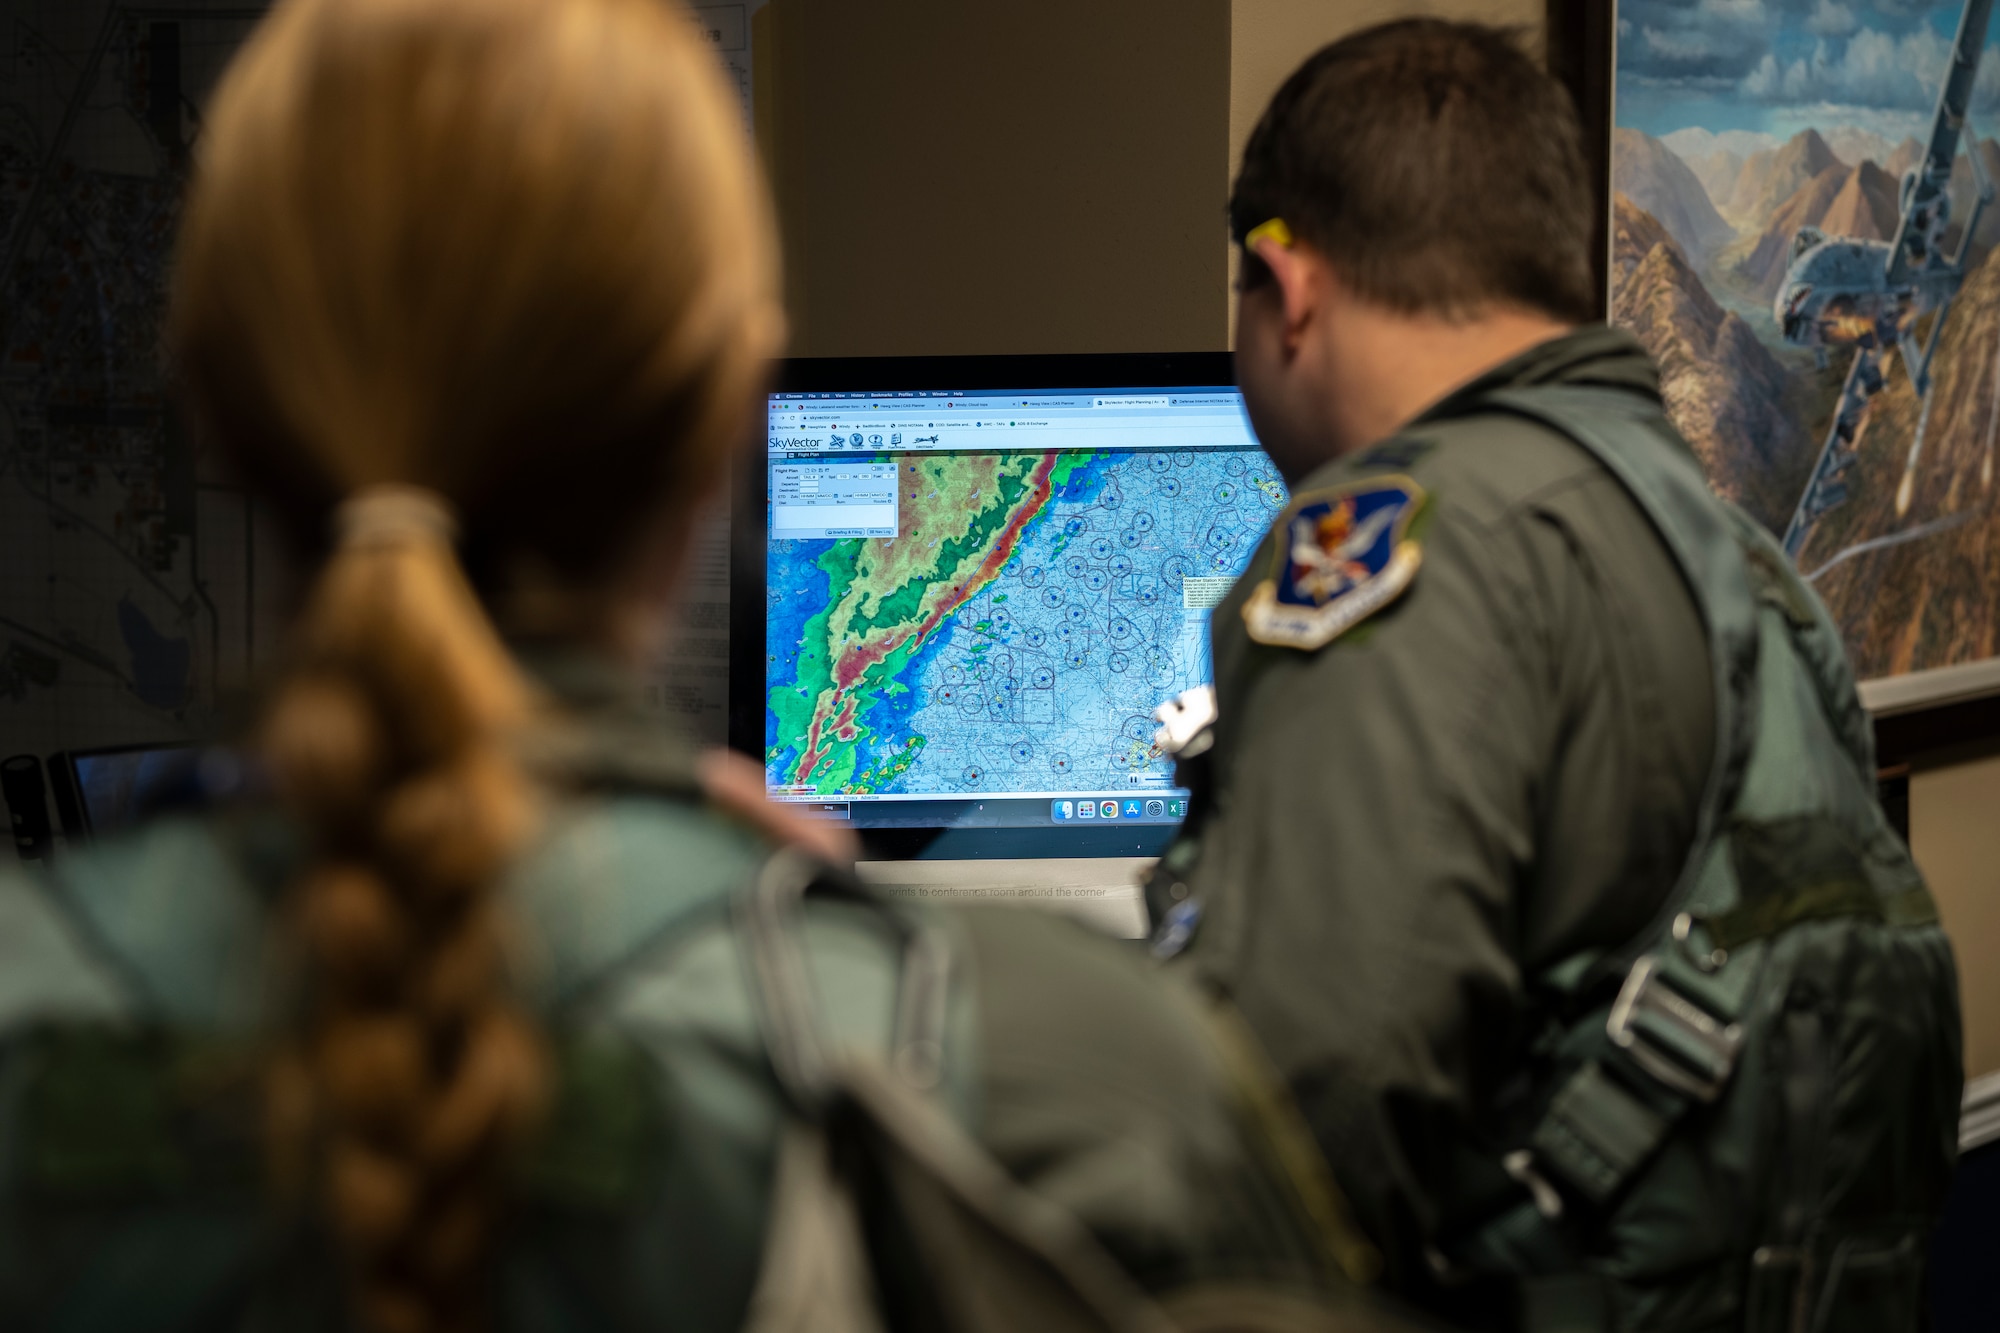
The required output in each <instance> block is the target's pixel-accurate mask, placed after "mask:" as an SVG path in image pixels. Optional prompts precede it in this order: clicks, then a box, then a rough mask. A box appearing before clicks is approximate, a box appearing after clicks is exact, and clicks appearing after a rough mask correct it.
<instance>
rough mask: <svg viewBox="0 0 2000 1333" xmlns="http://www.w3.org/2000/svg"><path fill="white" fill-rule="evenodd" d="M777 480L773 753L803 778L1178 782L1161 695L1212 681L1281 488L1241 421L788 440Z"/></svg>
mask: <svg viewBox="0 0 2000 1333" xmlns="http://www.w3.org/2000/svg"><path fill="white" fill-rule="evenodd" d="M1239 439H1242V437H1241V435H1240V434H1239ZM891 465H892V466H893V476H894V492H893V495H892V496H888V497H885V496H884V493H883V488H882V482H881V478H882V477H883V476H884V473H883V471H882V469H884V468H885V467H888V466H891ZM864 469H866V470H865V471H864ZM772 495H773V501H774V503H773V521H772V527H771V541H770V546H769V552H768V558H767V595H768V602H769V605H768V620H767V625H768V629H767V639H766V642H767V650H766V652H767V659H768V660H767V663H766V665H767V676H766V684H767V691H766V723H765V725H766V736H765V760H766V766H767V781H768V783H769V786H770V788H771V790H772V792H773V794H774V795H777V796H780V797H792V798H796V799H813V798H817V799H827V798H841V799H853V798H856V797H860V798H870V797H879V798H892V797H911V798H965V797H977V796H988V795H991V796H1011V797H1027V796H1050V797H1058V798H1059V797H1066V796H1072V795H1080V794H1084V793H1099V792H1123V791H1132V790H1140V791H1144V790H1159V791H1167V790H1170V789H1171V787H1172V772H1171V764H1170V763H1169V762H1167V761H1166V760H1165V759H1164V758H1163V757H1162V756H1161V754H1160V753H1159V751H1158V750H1157V748H1156V747H1155V746H1154V744H1153V733H1154V730H1155V723H1154V722H1153V720H1152V713H1153V710H1154V709H1155V708H1156V707H1158V706H1159V705H1160V704H1161V703H1162V702H1164V701H1165V700H1167V699H1169V698H1172V697H1173V696H1174V695H1176V694H1178V693H1180V692H1181V691H1183V690H1186V689H1189V688H1192V687H1193V686H1195V685H1199V684H1203V683H1206V681H1207V679H1208V676H1209V668H1208V639H1207V626H1208V615H1209V610H1210V608H1211V607H1212V605H1213V604H1214V602H1215V601H1216V600H1217V593H1218V591H1219V589H1220V588H1222V587H1225V586H1226V585H1227V583H1228V582H1229V581H1231V580H1233V579H1234V578H1236V577H1237V576H1238V575H1240V574H1241V572H1242V571H1243V569H1244V567H1245V566H1246V564H1247V563H1248V561H1249V558H1250V556H1251V554H1252V552H1253V551H1254V550H1255V548H1256V546H1257V544H1258V542H1259V541H1260V540H1261V538H1262V536H1263V534H1264V532H1265V530H1266V529H1267V528H1268V527H1269V525H1270V523H1271V520H1272V519H1273V517H1274V516H1275V515H1276V514H1277V512H1278V511H1279V510H1280V509H1281V508H1282V507H1283V505H1284V504H1285V501H1286V494H1285V490H1284V487H1283V485H1282V483H1281V482H1280V481H1279V480H1278V478H1277V474H1276V471H1275V469H1273V468H1272V467H1271V465H1270V463H1269V461H1268V460H1267V459H1266V458H1265V457H1264V455H1263V454H1262V452H1261V451H1259V450H1257V449H1256V448H1255V447H1254V445H1253V444H1248V443H1247V441H1245V442H1244V443H1242V444H1241V445H1240V446H1239V447H1235V448H1226V447H1210V448H1201V447H1194V448H1179V449H1134V448H1123V449H1119V448H1113V449H1097V450H1055V451H1048V452H1035V453H1011V452H971V451H967V452H953V453H922V454H900V455H898V454H889V455H883V454H876V455H873V456H872V457H870V458H869V459H867V460H865V461H863V460H859V459H857V460H852V461H849V460H841V462H840V463H839V464H837V465H831V466H828V465H825V464H824V463H823V462H822V464H821V466H820V471H819V474H818V475H817V476H816V477H815V476H809V475H807V473H806V472H805V471H804V470H803V469H802V468H801V467H800V465H798V464H794V463H791V462H789V461H788V462H786V463H780V464H773V478H772ZM828 495H831V496H833V497H834V498H833V499H832V500H823V499H821V498H819V497H822V496H828ZM794 497H805V498H803V499H795V498H794ZM891 523H893V527H892V528H891V527H889V526H887V525H889V524H891ZM856 531H867V532H870V533H872V534H875V535H866V536H862V535H845V534H847V533H851V532H856ZM885 532H892V533H893V535H882V534H884V533H885ZM798 533H817V534H819V535H811V536H802V535H793V534H798Z"/></svg>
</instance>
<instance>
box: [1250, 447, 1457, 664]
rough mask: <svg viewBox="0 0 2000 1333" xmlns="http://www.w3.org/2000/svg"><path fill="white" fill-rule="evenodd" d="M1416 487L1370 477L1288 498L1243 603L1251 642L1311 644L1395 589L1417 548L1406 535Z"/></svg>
mask: <svg viewBox="0 0 2000 1333" xmlns="http://www.w3.org/2000/svg"><path fill="white" fill-rule="evenodd" d="M1423 505H1424V488H1423V487H1421V486H1419V485H1417V483H1416V482H1414V481H1412V480H1410V479H1409V478H1408V477H1401V476H1389V477H1370V478H1368V479H1367V480H1365V481H1359V482H1354V483H1352V484H1350V485H1346V486H1342V487H1339V488H1337V489H1334V490H1328V491H1309V492H1307V493H1306V494H1304V495H1301V496H1297V497H1295V498H1294V499H1293V501H1292V504H1291V507H1290V508H1289V509H1287V510H1286V511H1285V517H1284V518H1283V520H1281V522H1280V524H1279V531H1278V541H1277V550H1276V551H1275V552H1274V553H1273V555H1272V557H1271V574H1270V577H1269V578H1266V579H1265V580H1264V581H1263V582H1262V583H1260V584H1258V585H1257V587H1256V590H1255V591H1253V592H1252V593H1251V594H1250V600H1249V601H1247V602H1245V603H1244V604H1243V623H1244V624H1245V625H1247V626H1248V627H1249V629H1250V637H1251V638H1253V639H1255V640H1256V641H1257V642H1259V643H1270V644H1277V645H1279V646H1281V647H1285V648H1305V649H1312V648H1319V647H1322V646H1324V645H1326V644H1329V643H1332V642H1333V641H1334V640H1335V639H1337V638H1339V637H1340V636H1341V635H1342V634H1345V633H1346V632H1347V631H1348V630H1350V629H1352V628H1354V627H1355V626H1356V625H1358V624H1360V623H1361V622H1362V621H1364V620H1366V619H1368V617H1370V616H1372V615H1374V614H1375V613H1376V612H1377V611H1380V610H1381V609H1382V608H1383V607H1385V606H1387V605H1389V603H1391V602H1393V601H1395V600H1396V598H1398V597H1399V596H1401V595H1402V593H1403V590H1404V589H1405V588H1407V587H1409V586H1410V581H1411V580H1412V579H1414V578H1416V576H1417V566H1418V565H1419V564H1421V563H1422V561H1423V552H1422V550H1420V549H1419V548H1418V546H1417V543H1416V542H1415V541H1413V540H1411V538H1410V536H1409V529H1410V522H1411V520H1413V519H1414V518H1416V516H1417V513H1418V511H1420V510H1421V509H1422V508H1423Z"/></svg>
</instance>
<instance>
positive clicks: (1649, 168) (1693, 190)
mask: <svg viewBox="0 0 2000 1333" xmlns="http://www.w3.org/2000/svg"><path fill="white" fill-rule="evenodd" d="M1614 134H1615V137H1614V138H1613V141H1612V158H1611V161H1612V163H1613V168H1612V182H1611V186H1612V188H1613V189H1614V190H1616V191H1617V192H1618V193H1620V194H1622V195H1624V196H1625V197H1627V198H1628V199H1630V200H1632V202H1633V203H1635V204H1637V205H1638V206H1639V207H1640V208H1643V209H1645V210H1646V211H1647V212H1648V213H1650V214H1652V215H1653V217H1654V218H1656V219H1658V220H1659V223H1660V225H1661V226H1663V227H1665V228H1666V229H1667V233H1668V235H1670V236H1672V237H1673V238H1674V240H1675V241H1677V242H1679V244H1680V247H1681V249H1682V250H1683V251H1685V252H1686V253H1688V254H1697V255H1706V254H1708V253H1709V252H1711V251H1713V250H1717V249H1720V248H1721V247H1722V246H1723V245H1724V244H1726V243H1727V242H1728V241H1729V240H1730V239H1731V238H1732V237H1733V236H1734V235H1735V232H1734V231H1732V230H1731V228H1730V226H1729V224H1728V223H1727V222H1724V221H1723V220H1722V215H1721V214H1720V213H1718V212H1716V211H1715V205H1714V204H1713V203H1712V202H1710V200H1709V197H1708V191H1707V190H1705V189H1703V188H1702V183H1701V180H1700V178H1698V177H1697V176H1696V175H1695V174H1694V172H1693V171H1692V170H1690V169H1689V167H1688V164H1687V163H1685V162H1683V161H1681V159H1680V158H1679V157H1677V156H1675V154H1674V151H1673V149H1671V148H1669V147H1667V146H1666V145H1665V144H1663V143H1661V142H1660V141H1659V140H1658V139H1654V138H1650V137H1648V136H1647V135H1644V134H1641V133H1639V132H1638V131H1637V130H1617V131H1615V132H1614Z"/></svg>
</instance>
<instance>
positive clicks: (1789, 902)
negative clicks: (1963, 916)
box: [1701, 879, 1938, 950]
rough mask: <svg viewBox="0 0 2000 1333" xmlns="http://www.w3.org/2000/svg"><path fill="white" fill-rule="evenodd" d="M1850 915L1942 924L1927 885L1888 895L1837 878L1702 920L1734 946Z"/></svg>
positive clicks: (1718, 939) (1715, 936) (1713, 935)
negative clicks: (1802, 925)
mask: <svg viewBox="0 0 2000 1333" xmlns="http://www.w3.org/2000/svg"><path fill="white" fill-rule="evenodd" d="M1849 916H1858V917H1872V918H1874V919H1875V920H1877V921H1880V922H1882V923H1884V924H1885V925H1891V926H1928V925H1933V924H1935V923H1936V922H1937V919H1938V910H1937V903H1936V901H1935V900H1933V899H1932V897H1931V895H1930V891H1929V890H1928V889H1926V888H1925V887H1924V886H1923V885H1921V884H1919V885H1916V886H1914V887H1912V888H1907V889H1903V890H1901V891H1899V892H1896V893H1892V894H1882V893H1878V892H1877V891H1876V890H1875V889H1874V888H1873V887H1872V886H1871V885H1869V884H1868V883H1866V882H1865V881H1863V880H1860V879H1837V880H1829V881H1822V882H1820V883H1817V884H1809V885H1803V886H1801V887H1798V888H1794V889H1790V890H1787V891H1785V892H1782V893H1773V894H1766V895H1764V896H1762V897H1759V898H1753V899H1751V900H1750V901H1749V902H1746V903H1744V904H1743V905H1742V906H1740V907H1735V908H1732V909H1730V910H1729V911H1727V912H1722V913H1719V914H1717V915H1715V916H1712V917H1704V918H1701V922H1702V925H1703V926H1705V927H1706V928H1707V930H1708V937H1709V938H1710V939H1711V940H1713V941H1715V947H1716V948H1718V949H1724V950H1734V949H1739V948H1741V947H1743V946H1744V945H1746V944H1748V943H1750V942H1751V941H1753V940H1761V939H1768V938H1769V937H1771V936H1773V935H1778V934H1782V933H1783V932H1785V931H1787V930H1790V929H1791V928H1792V927H1793V926H1796V925H1800V924H1803V923H1804V922H1807V921H1827V920H1832V919H1834V918H1836V917H1849Z"/></svg>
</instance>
